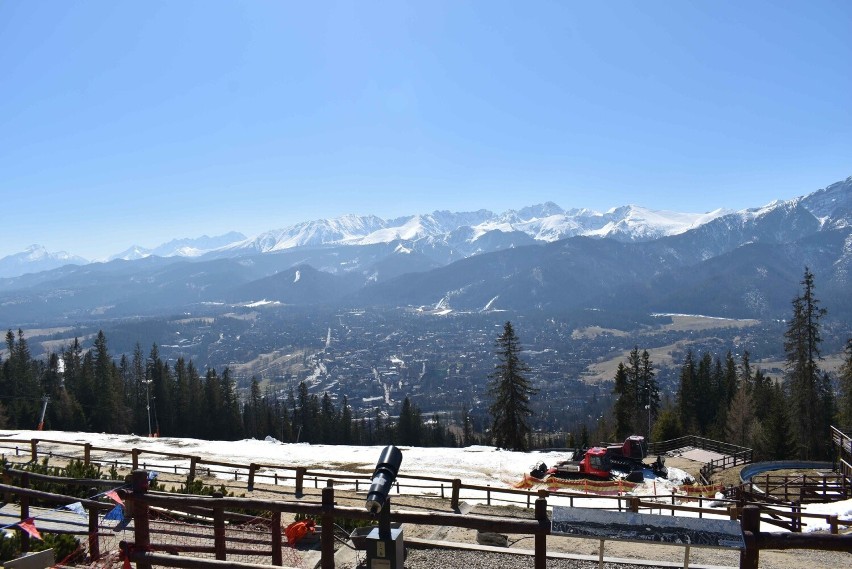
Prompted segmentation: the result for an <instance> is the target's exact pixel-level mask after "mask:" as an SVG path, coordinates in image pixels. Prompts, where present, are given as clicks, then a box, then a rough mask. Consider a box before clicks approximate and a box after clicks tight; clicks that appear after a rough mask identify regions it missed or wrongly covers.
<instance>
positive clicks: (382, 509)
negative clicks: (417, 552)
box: [364, 445, 405, 569]
mask: <svg viewBox="0 0 852 569" xmlns="http://www.w3.org/2000/svg"><path fill="white" fill-rule="evenodd" d="M400 464H402V452H401V451H400V450H399V449H398V448H396V447H395V446H393V445H388V446H386V447H385V448H384V449H383V450H382V454H380V455H379V461H378V462H377V463H376V470H375V471H374V472H373V481H372V483H371V484H370V490H369V491H368V492H367V501H366V503H365V504H364V507H365V508H367V511H368V512H370V513H371V514H373V515H376V514H378V515H379V527H377V528H374V529H373V530H372V531H371V532H370V533H369V534H368V535H367V567H368V569H402V568H403V562H404V561H405V545H404V543H403V539H402V528H396V529H391V523H390V498H389V497H388V495H389V494H390V491H391V488H392V487H393V483H394V481H395V480H396V475H397V474H398V473H399V466H400Z"/></svg>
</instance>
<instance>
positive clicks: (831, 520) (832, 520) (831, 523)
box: [828, 514, 838, 535]
mask: <svg viewBox="0 0 852 569" xmlns="http://www.w3.org/2000/svg"><path fill="white" fill-rule="evenodd" d="M828 527H830V528H831V533H832V534H833V535H837V534H838V529H837V514H831V515H829V516H828Z"/></svg>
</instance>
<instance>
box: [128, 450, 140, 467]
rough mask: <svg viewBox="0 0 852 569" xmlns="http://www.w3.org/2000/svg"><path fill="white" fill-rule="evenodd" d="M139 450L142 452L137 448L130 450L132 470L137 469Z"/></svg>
mask: <svg viewBox="0 0 852 569" xmlns="http://www.w3.org/2000/svg"><path fill="white" fill-rule="evenodd" d="M140 452H142V451H141V450H139V449H138V448H135V449H132V450H131V451H130V456H131V458H132V460H133V465H132V466H131V468H132V469H133V470H139V453H140Z"/></svg>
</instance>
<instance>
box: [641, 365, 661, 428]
mask: <svg viewBox="0 0 852 569" xmlns="http://www.w3.org/2000/svg"><path fill="white" fill-rule="evenodd" d="M637 387H638V389H637V396H638V397H639V401H638V407H640V408H641V409H643V410H644V412H641V413H640V415H641V416H642V418H641V419H640V420H639V423H641V424H642V425H643V427H644V425H645V417H647V419H648V421H647V425H648V426H647V428H645V429H643V428H637V429H636V432H637V433H646V436H647V437H648V438H650V437H651V425H652V423H653V421H654V419H655V418H656V417H657V415H658V414H659V412H660V387H659V385H658V384H657V380H656V378H655V374H654V364H653V362H652V361H651V358H650V356H649V355H648V350H642V357H641V364H640V366H639V381H638V386H637Z"/></svg>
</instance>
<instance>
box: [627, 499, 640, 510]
mask: <svg viewBox="0 0 852 569" xmlns="http://www.w3.org/2000/svg"><path fill="white" fill-rule="evenodd" d="M629 508H630V511H631V512H633V513H634V514H636V513H638V512H639V497H638V496H631V497H630V502H629Z"/></svg>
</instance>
